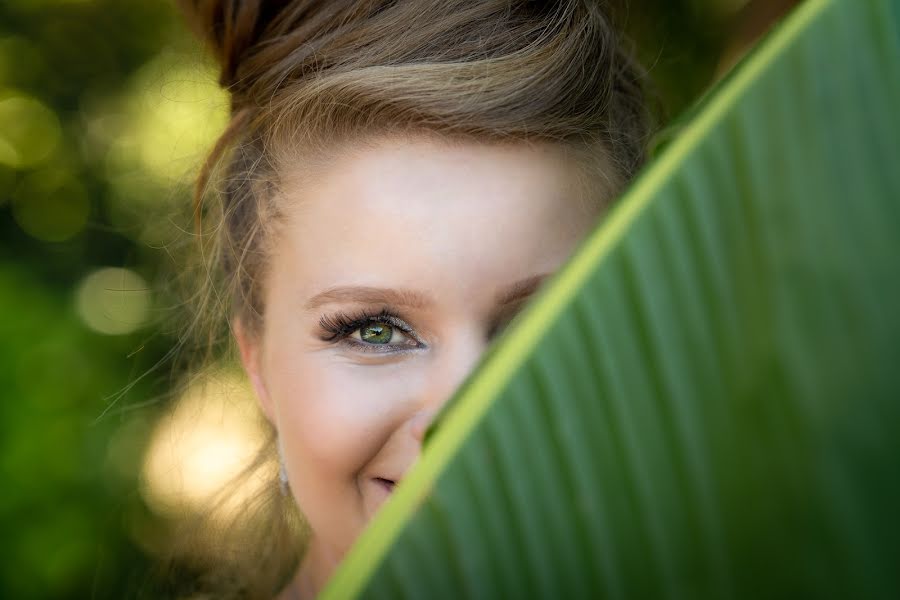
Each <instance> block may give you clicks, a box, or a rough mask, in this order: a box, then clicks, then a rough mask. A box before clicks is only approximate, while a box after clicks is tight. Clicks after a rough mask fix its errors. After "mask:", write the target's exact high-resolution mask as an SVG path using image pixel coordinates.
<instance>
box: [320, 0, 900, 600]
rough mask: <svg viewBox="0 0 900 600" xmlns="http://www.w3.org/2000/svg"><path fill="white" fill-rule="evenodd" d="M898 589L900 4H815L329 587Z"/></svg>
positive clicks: (494, 364)
mask: <svg viewBox="0 0 900 600" xmlns="http://www.w3.org/2000/svg"><path fill="white" fill-rule="evenodd" d="M357 596H362V597H366V598H528V597H544V598H557V597H558V598H569V597H579V598H587V597H591V598H593V597H608V598H624V597H653V598H696V597H716V598H719V597H748V598H757V597H764V598H775V597H779V598H780V597H784V598H797V597H816V598H827V597H835V598H861V597H872V598H875V597H884V598H900V3H898V2H897V1H895V0H807V1H806V2H804V3H801V4H800V6H799V7H798V8H797V9H796V10H795V11H794V13H792V14H791V15H790V16H789V17H788V18H787V19H786V20H785V21H784V22H783V23H782V24H781V25H780V26H779V27H778V28H777V29H776V30H775V31H774V32H773V33H772V34H770V35H769V36H768V37H767V39H766V40H765V41H764V43H763V44H761V45H760V46H759V47H758V48H756V50H755V51H754V52H753V53H752V54H751V56H750V57H749V58H748V59H746V60H745V61H744V62H743V63H742V64H741V66H740V67H739V69H738V70H737V72H736V73H735V74H734V75H733V76H731V77H729V79H728V80H727V81H726V82H725V83H724V84H723V85H721V86H720V87H719V89H718V90H717V91H716V92H715V93H714V94H713V95H712V96H711V97H709V98H708V99H707V100H706V101H705V102H704V103H703V106H702V107H701V108H700V110H698V111H697V112H696V113H695V114H694V115H693V117H692V118H691V120H690V122H689V123H687V124H686V125H685V127H684V129H683V131H682V132H681V133H680V134H679V135H678V137H677V138H676V139H674V140H673V141H672V142H671V143H670V144H669V145H668V146H667V148H666V149H665V151H664V152H663V153H662V154H661V155H660V156H658V157H657V159H656V160H654V162H653V163H652V164H651V165H650V166H649V167H648V168H647V169H646V170H645V171H644V173H643V175H642V176H641V177H640V178H639V179H638V180H637V181H636V182H635V183H634V184H633V185H632V186H631V188H630V190H629V191H628V193H627V194H626V195H625V196H624V197H623V198H622V199H621V201H620V203H619V204H618V205H617V208H616V209H615V210H614V211H613V212H612V213H611V214H610V215H609V217H608V218H606V219H605V220H604V222H603V223H602V224H601V225H600V226H599V228H598V229H597V230H596V231H595V232H594V233H593V235H592V236H591V237H590V238H589V239H588V240H587V241H586V242H585V243H584V244H583V245H582V247H581V248H580V249H579V251H578V252H577V253H576V255H575V256H574V257H573V258H572V260H571V261H570V262H569V263H568V264H567V266H566V267H565V268H564V269H563V270H562V271H561V272H560V273H559V274H558V275H557V277H556V278H555V279H554V281H553V282H552V284H551V285H549V286H547V287H546V288H545V289H544V291H543V292H542V293H541V294H540V296H539V297H538V298H536V299H535V301H534V302H533V303H532V304H531V305H530V307H529V308H528V310H527V311H526V312H525V313H524V314H523V315H522V317H521V320H518V322H517V324H516V325H515V326H514V327H511V328H510V329H509V330H508V331H507V333H506V335H505V336H504V337H503V339H501V340H500V341H499V343H498V344H497V345H496V346H495V347H494V348H493V349H492V350H491V351H490V352H489V353H488V355H487V356H486V358H485V360H484V361H483V362H482V364H481V365H480V367H479V369H477V371H476V373H475V374H474V375H473V377H471V378H470V379H469V380H468V381H467V382H466V383H465V384H464V386H463V387H462V388H461V390H460V391H459V392H458V394H457V395H456V397H455V398H454V401H453V402H452V403H451V405H450V406H449V408H448V409H447V410H446V411H445V412H444V413H443V415H442V418H441V419H440V420H439V423H438V425H437V427H436V428H435V429H434V430H433V431H432V433H431V435H430V436H429V438H428V441H427V444H426V447H425V448H424V451H423V455H422V457H421V460H420V462H419V464H418V465H417V466H416V468H415V469H414V470H413V471H412V473H411V474H410V475H409V477H408V478H407V480H406V481H404V483H403V485H401V486H399V488H398V490H397V492H396V493H395V494H394V496H393V497H392V498H391V499H390V501H389V502H388V503H386V505H385V506H384V508H383V510H382V511H381V513H380V514H379V516H378V517H377V518H376V519H375V521H374V522H373V524H372V525H371V526H370V527H369V528H368V529H367V530H366V532H365V533H364V534H363V535H362V536H361V538H360V539H359V541H358V543H357V544H356V545H355V546H354V548H353V549H352V551H351V552H350V553H349V555H348V556H347V558H346V559H345V560H344V562H343V564H342V565H341V567H340V568H339V569H338V571H337V573H336V575H335V577H334V578H333V579H332V582H331V584H330V585H329V587H328V588H327V589H326V590H325V592H324V594H323V597H325V598H348V597H357Z"/></svg>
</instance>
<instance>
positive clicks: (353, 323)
mask: <svg viewBox="0 0 900 600" xmlns="http://www.w3.org/2000/svg"><path fill="white" fill-rule="evenodd" d="M369 323H386V324H387V325H390V326H391V327H394V328H396V329H399V330H400V331H401V332H402V333H404V334H405V335H407V336H409V337H410V338H411V339H412V340H413V341H415V342H416V344H417V347H423V346H424V344H423V343H422V342H421V340H419V338H418V336H416V334H415V332H414V331H413V329H412V327H410V326H409V325H407V323H406V322H405V321H404V320H403V319H401V318H400V317H399V316H398V315H397V314H395V313H394V312H393V311H391V310H389V309H387V308H385V309H382V310H381V312H378V313H372V312H369V311H362V312H359V313H356V314H352V315H349V314H347V313H344V312H337V313H335V314H333V315H323V316H322V317H321V318H320V319H319V327H321V328H322V331H323V332H325V335H323V336H322V341H324V342H331V343H334V344H344V345H347V346H350V347H352V348H355V349H358V350H361V351H363V352H380V353H389V352H402V351H403V350H409V349H412V348H413V346H411V345H409V344H367V343H364V342H358V341H356V340H354V339H351V338H350V335H351V334H352V333H353V332H355V331H356V330H357V329H359V328H361V327H362V326H363V325H367V324H369ZM398 347H401V348H402V349H401V350H397V348H398Z"/></svg>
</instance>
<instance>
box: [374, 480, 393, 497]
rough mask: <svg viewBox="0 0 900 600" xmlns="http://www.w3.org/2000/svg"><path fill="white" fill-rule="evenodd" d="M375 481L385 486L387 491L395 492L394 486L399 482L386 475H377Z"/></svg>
mask: <svg viewBox="0 0 900 600" xmlns="http://www.w3.org/2000/svg"><path fill="white" fill-rule="evenodd" d="M375 483H377V484H378V485H380V486H381V487H383V488H384V489H385V491H387V492H388V493H391V492H393V491H394V487H395V486H396V485H397V482H396V481H394V480H393V479H386V478H384V477H376V478H375Z"/></svg>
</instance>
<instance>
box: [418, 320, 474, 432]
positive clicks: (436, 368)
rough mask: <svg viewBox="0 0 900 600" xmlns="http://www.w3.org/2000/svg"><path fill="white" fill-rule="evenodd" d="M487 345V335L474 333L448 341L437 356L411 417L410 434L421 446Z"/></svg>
mask: <svg viewBox="0 0 900 600" xmlns="http://www.w3.org/2000/svg"><path fill="white" fill-rule="evenodd" d="M487 346H488V341H487V340H486V339H485V338H484V336H483V335H477V334H472V335H467V336H460V338H459V339H456V340H454V341H453V342H448V343H447V344H445V345H444V347H443V348H441V349H440V350H439V352H438V353H437V354H436V356H435V359H434V365H433V367H432V369H433V371H432V373H430V374H429V377H428V383H427V384H426V385H425V388H424V389H423V390H422V395H421V397H420V402H419V404H418V406H419V409H418V410H417V411H416V413H415V414H413V415H412V417H411V418H410V431H411V432H412V435H413V437H414V438H416V440H417V441H418V442H420V443H421V441H422V440H423V438H424V437H425V432H426V431H428V427H429V426H430V425H431V423H432V421H434V417H435V416H436V415H437V413H438V412H440V410H441V408H443V407H444V405H445V404H446V403H447V401H448V400H449V399H450V398H451V397H452V396H453V394H454V392H456V390H457V388H459V386H460V385H461V384H462V382H463V381H465V379H466V377H468V375H469V374H470V373H471V372H472V370H473V369H474V368H475V366H476V365H477V364H478V361H479V360H480V359H481V356H482V355H483V354H484V352H485V350H487Z"/></svg>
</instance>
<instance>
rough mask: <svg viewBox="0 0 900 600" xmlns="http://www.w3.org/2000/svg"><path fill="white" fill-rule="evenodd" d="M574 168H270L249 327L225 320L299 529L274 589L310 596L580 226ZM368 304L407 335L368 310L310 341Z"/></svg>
mask: <svg viewBox="0 0 900 600" xmlns="http://www.w3.org/2000/svg"><path fill="white" fill-rule="evenodd" d="M576 169H577V167H576V166H575V163H574V161H572V160H571V159H567V157H566V155H565V153H564V152H563V150H562V149H561V148H560V147H557V146H550V145H539V144H526V143H522V142H520V143H515V144H513V143H509V144H503V145H501V144H487V143H484V144H482V143H477V142H453V143H450V142H447V141H441V140H436V139H431V138H425V137H422V138H407V139H384V140H380V141H378V142H376V143H370V144H366V145H364V146H363V145H360V146H359V147H357V148H355V149H354V150H353V151H344V152H339V153H337V155H336V157H335V160H333V161H330V164H329V165H328V166H327V167H325V168H323V169H320V170H318V171H316V173H315V177H309V174H308V173H305V174H303V173H301V172H300V171H299V167H298V170H297V173H290V172H288V173H286V177H285V178H284V180H285V182H286V183H285V184H284V185H283V186H282V193H283V198H282V199H281V201H282V203H283V206H284V207H285V211H284V213H285V214H284V218H283V220H282V222H281V225H280V228H279V230H278V234H277V236H276V238H277V239H275V240H274V246H273V250H272V256H271V262H270V263H269V268H270V271H269V274H268V276H267V279H266V281H265V288H264V289H265V292H264V293H265V306H266V309H265V310H266V312H265V325H264V327H263V331H262V333H261V334H260V335H258V336H249V335H246V334H245V333H244V329H243V328H242V326H241V323H240V321H236V322H235V323H234V330H235V334H236V337H237V341H238V345H239V347H240V350H241V357H242V361H243V364H244V367H245V369H246V371H247V373H248V375H249V376H250V379H251V381H252V383H253V386H254V388H255V390H256V393H257V396H258V399H259V402H260V406H261V407H262V410H263V412H264V413H265V415H266V416H267V418H268V419H269V420H270V421H271V423H272V424H273V426H274V427H275V428H276V430H277V432H278V436H279V440H280V444H281V446H282V450H283V456H284V462H285V466H286V470H287V474H288V477H289V480H290V489H291V492H292V493H293V495H294V498H295V500H296V502H297V504H298V506H299V508H300V510H301V512H302V513H303V515H304V516H305V517H306V519H307V520H308V522H309V525H310V528H311V530H312V538H311V540H310V542H309V546H308V551H307V554H306V556H305V558H304V560H303V563H302V564H301V567H300V569H299V571H298V574H297V577H296V578H295V579H294V581H293V582H292V583H291V584H290V585H289V586H288V589H287V590H286V591H285V594H284V597H308V596H312V595H314V594H315V593H316V592H317V591H318V590H320V589H321V587H322V586H323V585H324V584H325V582H326V581H327V579H328V577H329V575H330V574H331V572H332V571H333V569H334V567H335V566H336V565H337V563H338V562H339V561H340V559H341V557H342V556H343V555H344V553H345V552H346V551H347V550H348V549H349V547H350V545H351V544H352V542H353V540H354V539H355V538H356V537H357V535H359V533H360V532H361V531H362V529H363V528H364V527H365V525H366V523H367V522H368V521H369V520H370V519H371V518H372V516H373V515H374V514H375V512H376V511H377V510H378V508H379V506H381V504H382V503H383V502H384V501H385V499H386V498H387V497H388V496H389V495H390V494H391V491H392V489H393V487H394V485H395V484H396V483H398V482H399V481H400V480H401V479H402V478H403V476H404V475H405V474H406V473H407V472H408V470H409V469H410V468H411V467H412V465H413V463H415V461H416V459H417V457H418V456H419V453H420V449H421V444H422V437H423V435H424V432H425V430H426V429H427V427H428V425H429V423H430V422H431V420H432V418H433V417H434V415H435V413H436V412H437V411H439V410H440V408H441V407H442V406H443V404H444V403H445V402H446V401H447V400H448V399H449V398H450V397H451V396H452V394H453V392H454V391H455V390H456V388H457V387H458V386H459V385H460V384H461V383H462V381H463V379H464V378H465V377H466V376H467V375H468V374H469V373H470V371H471V370H472V368H473V367H474V366H475V365H476V363H477V362H478V360H479V358H480V357H481V356H482V354H483V353H484V351H485V350H486V349H487V347H488V345H489V344H490V343H491V341H492V340H493V339H494V337H495V336H496V334H497V333H498V332H499V331H500V330H502V328H503V326H504V325H505V324H506V323H507V322H508V321H509V320H510V319H511V318H512V317H513V316H514V315H515V314H516V313H517V312H518V311H519V310H521V308H522V307H523V305H524V303H525V302H526V301H527V299H528V298H529V296H530V295H531V294H532V293H533V292H534V291H535V290H536V289H538V287H539V286H540V284H541V282H542V281H544V280H545V279H546V277H547V276H549V275H552V274H553V273H554V272H555V271H557V270H558V268H559V267H560V266H561V265H562V264H563V263H564V262H565V260H566V259H567V258H568V256H569V255H570V254H571V253H572V251H573V250H574V249H575V247H576V246H577V245H578V243H579V242H580V241H581V240H582V239H583V238H584V237H585V235H586V234H587V233H588V231H589V230H590V229H591V227H592V225H593V224H594V222H595V221H596V219H597V218H598V216H599V211H600V205H601V202H598V201H596V200H595V201H593V202H588V201H586V199H585V198H584V193H583V191H582V189H583V186H581V185H579V183H578V182H579V181H581V179H580V177H579V173H578V171H577V170H576ZM301 175H303V177H304V178H302V179H301ZM385 290H395V291H397V290H399V291H400V293H399V294H397V293H392V292H390V291H385ZM382 311H388V312H390V313H391V314H393V315H395V316H396V317H397V318H398V319H401V320H402V322H403V324H404V325H403V327H404V328H406V327H408V329H409V331H407V332H403V331H401V329H400V328H398V327H397V326H395V325H392V324H391V323H386V322H384V321H383V320H382V321H380V322H379V321H378V318H377V317H376V320H375V322H371V323H366V324H365V325H364V326H363V328H364V330H360V329H357V330H356V331H355V332H353V333H352V334H350V335H349V337H348V338H345V339H343V340H340V339H336V340H331V341H328V340H325V339H323V338H325V337H328V336H332V335H333V334H331V333H329V332H327V331H324V330H323V328H322V326H321V324H320V320H321V319H322V317H325V318H326V319H332V320H334V319H335V313H346V314H347V315H348V316H356V315H358V314H359V313H361V312H367V313H369V314H371V315H376V316H377V315H379V314H380V313H381V312H382ZM393 323H394V324H396V321H394V322H393ZM372 326H374V327H376V329H371V327H372ZM378 327H381V329H378ZM367 328H368V329H367ZM373 332H375V333H378V334H379V335H375V337H371V335H372V334H373ZM364 334H365V335H366V336H367V339H366V340H364V339H363V335H364ZM387 336H391V337H390V339H389V341H388V342H387V343H385V341H384V340H385V339H386V338H387ZM372 340H375V341H374V342H373V341H372ZM367 350H368V351H367Z"/></svg>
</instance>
